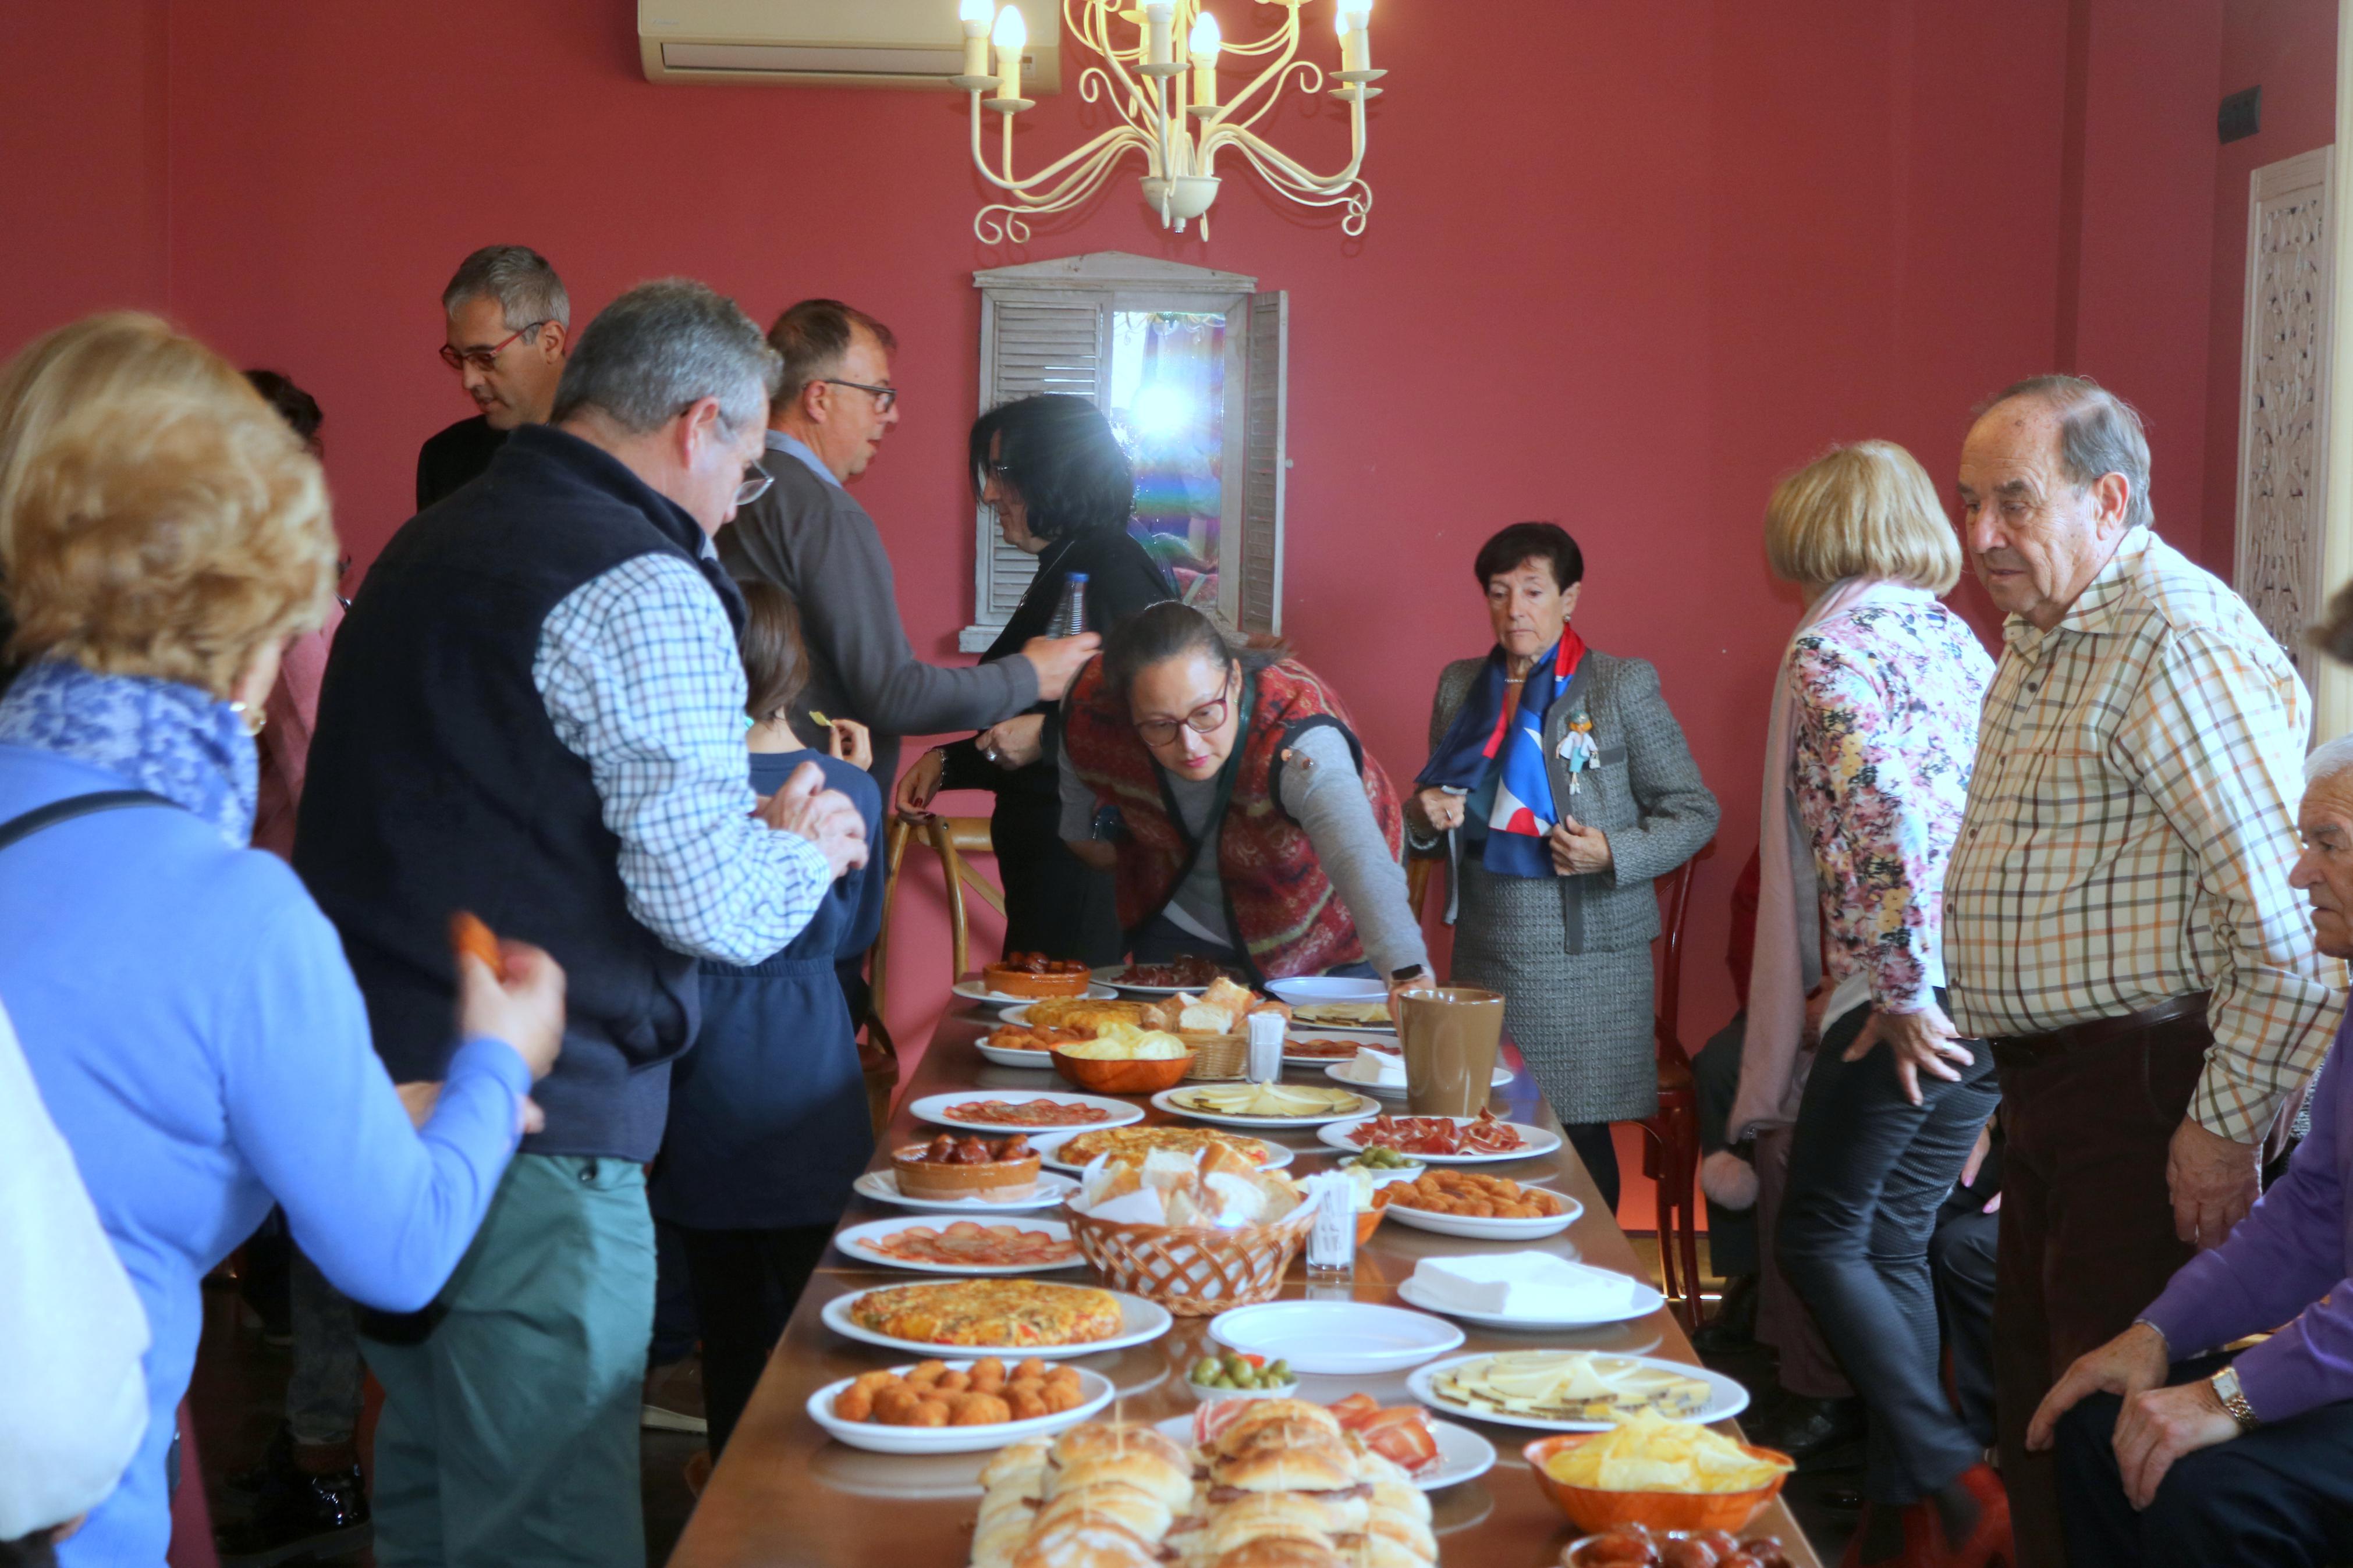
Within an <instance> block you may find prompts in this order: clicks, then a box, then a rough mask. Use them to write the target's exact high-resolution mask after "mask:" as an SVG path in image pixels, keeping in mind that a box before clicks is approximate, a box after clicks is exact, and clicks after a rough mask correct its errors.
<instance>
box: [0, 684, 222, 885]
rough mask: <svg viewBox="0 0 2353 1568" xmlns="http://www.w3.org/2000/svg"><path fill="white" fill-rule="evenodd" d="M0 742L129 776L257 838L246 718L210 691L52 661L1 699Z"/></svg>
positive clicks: (131, 781) (177, 802)
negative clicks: (105, 673) (10, 743)
mask: <svg viewBox="0 0 2353 1568" xmlns="http://www.w3.org/2000/svg"><path fill="white" fill-rule="evenodd" d="M0 742H12V743H14V744H16V745H20V746H31V747H34V748H36V749H37V750H39V751H44V752H56V753H57V754H58V755H59V756H61V757H71V758H73V759H74V760H75V761H77V762H83V763H90V764H91V765H92V766H93V767H100V768H104V769H106V770H108V771H109V772H111V773H120V774H121V775H122V777H123V779H124V780H125V781H126V782H127V783H129V784H132V785H133V786H134V787H136V788H139V789H143V790H152V791H153V792H154V793H155V794H157V795H162V796H163V797H164V799H165V800H168V801H170V802H172V803H173V804H174V805H181V806H185V807H186V808H187V809H188V810H190V811H192V812H194V813H195V815H196V816H200V817H202V818H204V819H205V820H206V822H209V823H211V824H212V825H213V826H215V827H216V828H218V829H219V830H220V836H221V837H223V838H226V839H227V840H228V841H229V843H230V844H231V845H233V846H235V847H237V848H239V849H242V848H244V847H246V846H247V845H248V843H250V842H251V841H252V838H253V801H254V792H255V789H256V787H257V781H258V780H259V772H260V763H259V758H257V757H256V756H255V754H254V750H253V738H252V737H251V736H249V735H248V734H247V733H246V732H245V721H244V720H243V719H242V718H240V717H239V716H238V715H237V713H236V712H235V711H234V710H231V709H230V707H229V705H228V704H227V703H226V702H224V701H222V700H220V699H219V698H217V697H215V696H214V695H213V694H212V693H211V692H209V691H204V690H200V689H197V688H195V687H193V686H183V685H181V684H180V683H179V682H178V681H176V680H157V679H153V677H150V676H144V675H100V674H97V673H96V672H94V671H92V670H88V669H84V668H82V667H81V666H80V665H79V664H76V663H74V662H73V661H71V660H70V659H62V658H45V659H42V660H40V661H39V662H38V663H37V664H34V665H32V666H30V667H28V668H26V670H25V672H24V673H23V674H21V675H19V676H17V677H16V684H14V685H12V686H11V687H9V688H8V691H7V695H6V696H5V697H0Z"/></svg>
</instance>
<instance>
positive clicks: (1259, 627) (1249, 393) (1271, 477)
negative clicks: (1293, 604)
mask: <svg viewBox="0 0 2353 1568" xmlns="http://www.w3.org/2000/svg"><path fill="white" fill-rule="evenodd" d="M1290 341H1291V297H1290V295H1288V294H1287V293H1285V292H1283V291H1282V289H1273V290H1270V291H1269V292H1266V293H1262V294H1253V295H1251V296H1250V342H1249V366H1250V368H1249V374H1247V375H1246V376H1245V378H1244V386H1243V397H1244V400H1245V404H1246V407H1245V409H1244V429H1243V460H1242V515H1241V539H1240V549H1238V550H1236V551H1235V552H1234V553H1233V557H1232V558H1233V559H1234V560H1236V561H1238V562H1239V563H1240V570H1241V596H1240V616H1239V617H1238V618H1239V619H1240V623H1241V629H1242V630H1243V631H1245V632H1274V633H1279V632H1281V631H1282V492H1283V481H1284V479H1285V477H1286V470H1287V469H1288V468H1289V466H1290V464H1289V461H1288V458H1286V455H1285V452H1284V428H1283V426H1284V418H1283V408H1284V405H1285V403H1286V401H1287V400H1286V398H1285V395H1284V392H1285V389H1284V386H1283V382H1284V378H1285V376H1286V375H1287V374H1288V369H1289V363H1290Z"/></svg>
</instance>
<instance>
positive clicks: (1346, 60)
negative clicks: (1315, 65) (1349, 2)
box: [1332, 7, 1373, 71]
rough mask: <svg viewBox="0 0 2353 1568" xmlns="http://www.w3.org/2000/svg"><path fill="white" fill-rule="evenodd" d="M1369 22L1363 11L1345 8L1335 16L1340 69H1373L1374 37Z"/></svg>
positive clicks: (1333, 22) (1333, 27) (1334, 25)
mask: <svg viewBox="0 0 2353 1568" xmlns="http://www.w3.org/2000/svg"><path fill="white" fill-rule="evenodd" d="M1368 20H1369V17H1368V16H1367V14H1366V11H1365V10H1363V9H1354V8H1345V7H1344V8H1343V9H1341V10H1339V11H1336V12H1335V13H1334V14H1333V16H1332V30H1333V31H1334V32H1335V33H1337V34H1339V35H1340V68H1341V69H1342V70H1344V71H1361V70H1370V69H1372V68H1373V43H1372V35H1371V33H1370V31H1369V30H1368V29H1367V27H1366V22H1367V21H1368Z"/></svg>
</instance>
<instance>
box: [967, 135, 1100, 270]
mask: <svg viewBox="0 0 2353 1568" xmlns="http://www.w3.org/2000/svg"><path fill="white" fill-rule="evenodd" d="M1125 151H1126V147H1125V146H1124V145H1122V146H1116V147H1104V148H1103V149H1101V150H1100V151H1098V152H1097V153H1095V154H1094V156H1093V157H1092V158H1091V159H1089V160H1088V162H1087V163H1086V164H1085V165H1084V166H1082V167H1081V168H1079V169H1076V170H1073V171H1072V172H1071V174H1069V175H1068V176H1066V177H1065V178H1064V179H1063V180H1062V182H1061V183H1060V184H1058V185H1056V186H1055V187H1054V188H1053V189H1051V190H1050V191H1047V192H1045V193H1043V194H1042V195H1033V194H1029V193H1024V192H1017V193H1015V195H1016V198H1017V199H1016V200H1015V201H1012V202H992V203H990V204H989V205H987V206H984V207H982V208H981V209H980V211H979V212H978V213H976V214H975V215H974V216H973V220H972V227H973V232H974V233H975V234H976V235H977V236H978V237H980V240H981V243H982V244H984V245H998V244H1002V243H1003V242H1004V241H1005V240H1006V239H1008V238H1010V239H1011V240H1012V241H1013V243H1015V244H1016V245H1026V244H1028V243H1029V225H1028V224H1027V223H1026V222H1024V221H1023V219H1024V218H1025V217H1029V216H1039V215H1041V214H1049V213H1058V212H1062V211H1064V210H1066V209H1068V208H1070V207H1073V206H1076V205H1078V204H1079V203H1081V202H1082V201H1085V200H1086V199H1087V198H1088V197H1089V196H1091V195H1093V194H1094V192H1095V191H1096V190H1097V189H1099V188H1100V187H1101V186H1102V185H1103V182H1104V180H1106V179H1107V178H1108V177H1109V176H1110V174H1111V170H1112V166H1113V164H1114V163H1117V162H1118V160H1119V157H1120V154H1121V153H1124V152H1125ZM991 215H997V216H991Z"/></svg>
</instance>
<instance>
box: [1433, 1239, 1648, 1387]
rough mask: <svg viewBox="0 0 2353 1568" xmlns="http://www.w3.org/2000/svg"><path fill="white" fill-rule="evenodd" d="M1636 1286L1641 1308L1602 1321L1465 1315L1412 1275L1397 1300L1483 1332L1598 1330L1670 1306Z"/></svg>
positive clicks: (1496, 1313) (1615, 1313)
mask: <svg viewBox="0 0 2353 1568" xmlns="http://www.w3.org/2000/svg"><path fill="white" fill-rule="evenodd" d="M1389 1212H1390V1213H1391V1214H1395V1213H1396V1212H1397V1211H1396V1209H1395V1208H1394V1207H1392V1208H1391V1209H1390V1211H1389ZM1633 1283H1634V1290H1635V1300H1636V1301H1637V1303H1638V1305H1636V1306H1634V1307H1631V1308H1630V1309H1628V1310H1625V1311H1623V1312H1611V1313H1609V1314H1607V1315H1606V1316H1603V1317H1599V1318H1522V1317H1510V1316H1506V1315H1505V1314H1504V1313H1502V1312H1466V1311H1464V1310H1461V1308H1459V1307H1441V1306H1440V1305H1439V1304H1438V1303H1437V1302H1435V1301H1432V1300H1430V1299H1428V1298H1427V1297H1426V1296H1424V1295H1423V1294H1422V1293H1421V1291H1420V1290H1419V1289H1416V1288H1415V1285H1414V1282H1413V1279H1412V1277H1411V1276H1410V1275H1409V1276H1407V1278H1406V1279H1404V1280H1403V1281H1402V1282H1400V1283H1399V1284H1398V1300H1401V1301H1409V1302H1411V1303H1412V1304H1413V1305H1415V1306H1417V1307H1419V1308H1420V1309H1421V1310H1423V1311H1425V1312H1443V1313H1445V1314H1446V1315H1447V1316H1448V1317H1450V1318H1454V1319H1458V1320H1460V1321H1462V1322H1466V1323H1473V1324H1476V1325H1477V1326H1478V1327H1480V1328H1482V1329H1507V1330H1511V1331H1516V1332H1526V1331H1531V1330H1535V1329H1545V1330H1559V1329H1599V1328H1602V1327H1605V1326H1606V1325H1608V1324H1610V1323H1630V1322H1632V1321H1634V1320H1635V1319H1637V1318H1647V1317H1649V1316H1650V1315H1651V1313H1653V1312H1655V1311H1657V1310H1659V1309H1660V1308H1662V1307H1663V1306H1665V1305H1666V1304H1667V1299H1666V1298H1665V1297H1664V1296H1662V1295H1660V1294H1659V1293H1658V1292H1657V1291H1656V1290H1653V1289H1651V1288H1650V1287H1649V1286H1648V1285H1645V1284H1643V1283H1642V1282H1641V1280H1640V1279H1637V1280H1635V1281H1634V1282H1633ZM1609 1353H1610V1354H1612V1355H1616V1354H1619V1353H1620V1352H1616V1351H1612V1352H1609Z"/></svg>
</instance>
